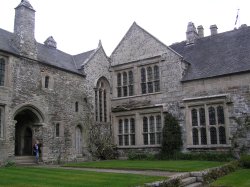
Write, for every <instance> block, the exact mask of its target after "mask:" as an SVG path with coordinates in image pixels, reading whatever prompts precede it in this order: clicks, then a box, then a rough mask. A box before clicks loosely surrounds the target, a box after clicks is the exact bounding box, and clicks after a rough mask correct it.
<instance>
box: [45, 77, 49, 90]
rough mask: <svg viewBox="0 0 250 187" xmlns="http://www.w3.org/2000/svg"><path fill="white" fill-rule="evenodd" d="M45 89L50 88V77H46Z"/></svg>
mask: <svg viewBox="0 0 250 187" xmlns="http://www.w3.org/2000/svg"><path fill="white" fill-rule="evenodd" d="M44 87H45V88H49V76H46V77H45V82H44Z"/></svg>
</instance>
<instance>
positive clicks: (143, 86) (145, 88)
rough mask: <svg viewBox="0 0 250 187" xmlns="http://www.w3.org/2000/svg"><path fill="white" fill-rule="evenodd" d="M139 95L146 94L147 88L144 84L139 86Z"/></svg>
mask: <svg viewBox="0 0 250 187" xmlns="http://www.w3.org/2000/svg"><path fill="white" fill-rule="evenodd" d="M141 93H142V94H145V93H147V86H146V83H142V84H141Z"/></svg>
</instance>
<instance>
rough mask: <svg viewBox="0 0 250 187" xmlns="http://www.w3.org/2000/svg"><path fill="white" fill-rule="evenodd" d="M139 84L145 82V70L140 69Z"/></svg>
mask: <svg viewBox="0 0 250 187" xmlns="http://www.w3.org/2000/svg"><path fill="white" fill-rule="evenodd" d="M141 82H146V71H145V68H141Z"/></svg>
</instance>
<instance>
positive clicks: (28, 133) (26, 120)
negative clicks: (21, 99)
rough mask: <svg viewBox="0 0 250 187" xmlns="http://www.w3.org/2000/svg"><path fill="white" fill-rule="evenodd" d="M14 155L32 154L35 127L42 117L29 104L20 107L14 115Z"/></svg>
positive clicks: (38, 124) (39, 123)
mask: <svg viewBox="0 0 250 187" xmlns="http://www.w3.org/2000/svg"><path fill="white" fill-rule="evenodd" d="M14 120H15V121H16V124H15V156H28V155H32V154H33V152H32V145H33V144H34V141H35V139H36V138H37V137H36V135H35V129H37V127H39V126H41V124H42V122H43V118H42V117H41V115H40V113H39V112H38V111H37V110H36V109H34V108H33V107H31V106H26V107H22V108H21V109H19V110H18V111H17V112H16V114H15V116H14Z"/></svg>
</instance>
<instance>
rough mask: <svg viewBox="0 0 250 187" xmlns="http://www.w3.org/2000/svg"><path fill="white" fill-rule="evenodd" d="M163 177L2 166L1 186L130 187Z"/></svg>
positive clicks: (0, 174)
mask: <svg viewBox="0 0 250 187" xmlns="http://www.w3.org/2000/svg"><path fill="white" fill-rule="evenodd" d="M162 179H164V178H163V177H151V176H143V175H133V174H113V173H97V172H88V171H77V170H66V169H51V168H50V169H48V168H31V167H30V168H28V167H27V168H26V167H12V168H0V186H6V187H10V186H11V187H30V186H32V187H42V186H46V187H52V186H60V187H64V186H65V187H69V186H70V187H71V186H72V187H78V186H79V187H80V186H84V187H117V186H119V187H128V186H138V185H142V184H144V183H146V182H153V181H157V180H162ZM165 179H166V178H165Z"/></svg>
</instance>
